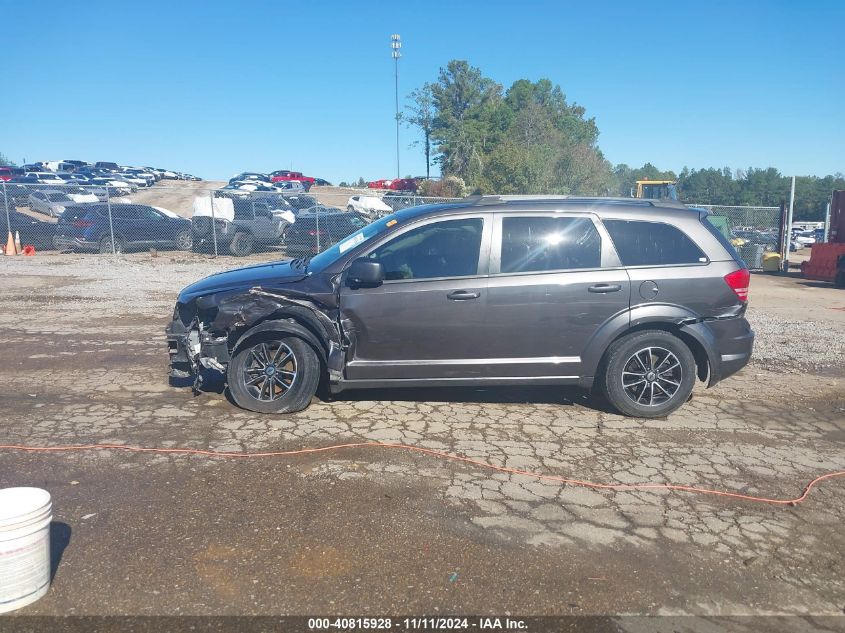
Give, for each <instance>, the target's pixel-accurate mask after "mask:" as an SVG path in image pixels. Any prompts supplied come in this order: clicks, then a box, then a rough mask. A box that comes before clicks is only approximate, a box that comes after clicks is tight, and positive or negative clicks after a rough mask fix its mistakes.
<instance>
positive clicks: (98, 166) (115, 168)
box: [94, 161, 120, 171]
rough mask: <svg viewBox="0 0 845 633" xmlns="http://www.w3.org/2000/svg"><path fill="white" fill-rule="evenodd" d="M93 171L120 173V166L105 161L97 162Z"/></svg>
mask: <svg viewBox="0 0 845 633" xmlns="http://www.w3.org/2000/svg"><path fill="white" fill-rule="evenodd" d="M94 169H107V170H109V171H120V165H118V164H117V163H110V162H107V161H97V162H96V163H94Z"/></svg>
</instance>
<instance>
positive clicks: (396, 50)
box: [390, 33, 402, 178]
mask: <svg viewBox="0 0 845 633" xmlns="http://www.w3.org/2000/svg"><path fill="white" fill-rule="evenodd" d="M401 48H402V38H401V37H399V35H398V34H396V33H394V34H393V35H391V36H390V56H391V57H392V58H393V66H394V79H395V81H396V178H401V177H402V176H401V175H400V173H399V58H400V57H402V52H401Z"/></svg>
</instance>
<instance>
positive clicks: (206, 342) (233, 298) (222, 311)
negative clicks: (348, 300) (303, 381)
mask: <svg viewBox="0 0 845 633" xmlns="http://www.w3.org/2000/svg"><path fill="white" fill-rule="evenodd" d="M262 332H287V333H289V334H292V335H294V336H297V337H299V338H301V339H303V340H305V341H306V342H308V343H309V344H310V345H311V346H312V347H313V348H314V349H315V351H316V352H317V353H318V355H319V356H320V359H321V361H322V362H323V363H324V364H325V367H326V369H327V370H328V375H329V379H330V380H337V379H339V378H340V377H341V376H342V370H343V359H344V348H345V345H344V344H343V340H342V337H341V329H340V325H339V323H338V311H337V309H336V308H332V307H330V306H326V305H321V304H320V303H318V302H316V301H314V300H313V298H310V297H306V296H304V295H301V294H300V293H297V292H295V291H292V290H287V289H285V290H281V289H272V290H269V289H265V288H262V287H260V286H256V287H253V288H250V289H249V290H248V291H247V292H242V291H240V292H235V293H226V294H223V293H218V294H212V295H209V296H206V297H199V298H197V299H195V300H193V301H191V302H189V303H187V304H183V303H177V304H176V309H175V310H174V314H173V321H172V322H171V323H170V325H168V326H167V330H166V334H167V344H168V351H169V353H170V376H171V377H172V378H189V377H191V376H193V378H194V390H195V391H197V390H199V388H200V385H201V384H202V373H201V371H200V369H201V368H203V367H204V368H207V369H214V370H217V371H219V372H225V371H226V365H227V364H228V363H229V362H230V360H231V359H232V356H233V354H234V353H235V351H236V350H237V349H238V348H239V346H240V345H241V344H243V343H244V342H245V340H246V339H247V338H252V337H254V336H255V335H259V334H261V333H262Z"/></svg>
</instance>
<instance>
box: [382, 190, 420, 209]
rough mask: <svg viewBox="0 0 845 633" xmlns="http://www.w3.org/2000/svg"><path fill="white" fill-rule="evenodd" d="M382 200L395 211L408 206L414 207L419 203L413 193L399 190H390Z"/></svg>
mask: <svg viewBox="0 0 845 633" xmlns="http://www.w3.org/2000/svg"><path fill="white" fill-rule="evenodd" d="M381 201H382V202H384V203H385V204H386V205H387V206H389V207H390V208H391V209H393V210H394V211H399V210H400V209H407V208H408V207H413V206H415V205H416V204H417V200H416V198H415V197H414V196H413V195H408V194H407V193H401V192H398V191H388V192H387V193H386V194H384V197H382V199H381Z"/></svg>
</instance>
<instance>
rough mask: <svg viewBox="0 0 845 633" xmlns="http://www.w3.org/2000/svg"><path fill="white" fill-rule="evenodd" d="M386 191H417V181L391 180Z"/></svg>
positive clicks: (405, 179)
mask: <svg viewBox="0 0 845 633" xmlns="http://www.w3.org/2000/svg"><path fill="white" fill-rule="evenodd" d="M385 189H390V190H391V191H412V192H416V190H417V181H416V180H414V179H413V178H396V179H395V180H391V181H390V183H389V184H387V185H385Z"/></svg>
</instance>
